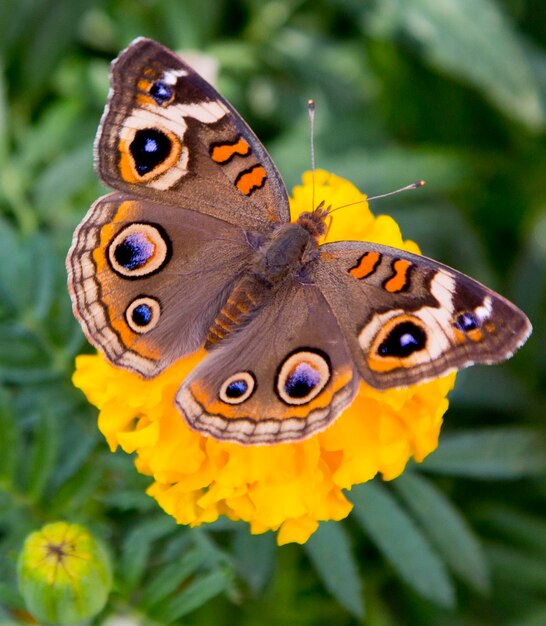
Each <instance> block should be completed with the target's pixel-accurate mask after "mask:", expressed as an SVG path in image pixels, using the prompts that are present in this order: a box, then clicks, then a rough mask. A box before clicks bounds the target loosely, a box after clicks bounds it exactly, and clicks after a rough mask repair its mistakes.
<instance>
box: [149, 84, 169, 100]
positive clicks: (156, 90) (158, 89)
mask: <svg viewBox="0 0 546 626" xmlns="http://www.w3.org/2000/svg"><path fill="white" fill-rule="evenodd" d="M150 95H151V96H152V98H153V99H154V100H155V101H156V102H157V104H164V103H165V102H168V101H169V100H170V99H171V98H172V97H173V91H172V89H171V88H170V87H169V86H168V85H167V84H166V83H164V82H163V81H162V80H156V81H155V83H154V84H153V85H152V86H151V87H150Z"/></svg>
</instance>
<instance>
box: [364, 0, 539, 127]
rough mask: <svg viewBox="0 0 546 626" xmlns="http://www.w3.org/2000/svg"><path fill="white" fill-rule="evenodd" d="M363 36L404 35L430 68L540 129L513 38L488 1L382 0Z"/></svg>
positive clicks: (526, 68)
mask: <svg viewBox="0 0 546 626" xmlns="http://www.w3.org/2000/svg"><path fill="white" fill-rule="evenodd" d="M374 7H375V12H374V13H372V16H371V21H370V27H369V30H370V31H371V32H372V33H373V34H375V35H378V36H383V37H384V36H388V37H393V36H394V35H395V33H397V32H398V31H402V32H404V33H405V34H407V35H409V36H410V37H411V38H412V39H413V40H414V41H415V42H416V43H417V44H418V45H419V52H420V53H421V54H422V55H423V57H424V58H425V59H426V60H427V61H428V62H429V63H430V64H431V65H433V66H436V67H437V68H439V69H440V70H443V71H446V72H448V73H450V74H452V75H454V76H458V77H459V78H461V79H463V80H465V81H468V82H469V83H471V84H472V85H474V86H475V87H476V88H477V89H479V90H480V91H481V92H483V94H484V95H485V96H486V97H487V98H488V99H489V101H490V102H491V103H492V104H493V105H495V106H497V107H499V108H500V109H502V110H503V111H504V112H505V113H506V114H507V115H510V116H511V117H513V118H514V119H517V120H519V121H520V122H523V123H524V124H526V125H527V126H528V127H529V128H531V129H540V128H542V127H543V126H544V123H545V113H544V110H543V107H542V104H541V99H540V90H539V88H538V85H537V82H536V80H535V78H534V75H533V72H532V71H531V67H530V63H529V60H528V59H527V57H526V54H525V51H524V48H523V46H522V45H521V43H520V37H519V35H518V33H516V31H515V30H514V28H513V27H512V24H511V23H510V21H509V20H508V19H506V17H505V15H504V14H503V13H502V11H501V9H500V8H499V6H498V4H497V3H496V2H494V1H493V0H442V1H441V2H439V1H438V0H412V2H405V1H404V0H382V2H376V3H375V5H374Z"/></svg>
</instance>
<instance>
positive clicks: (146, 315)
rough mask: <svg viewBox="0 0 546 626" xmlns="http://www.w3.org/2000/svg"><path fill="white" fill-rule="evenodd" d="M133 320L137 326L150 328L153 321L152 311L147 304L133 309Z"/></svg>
mask: <svg viewBox="0 0 546 626" xmlns="http://www.w3.org/2000/svg"><path fill="white" fill-rule="evenodd" d="M131 318H132V320H133V322H134V323H135V324H136V325H137V326H148V324H149V323H150V322H151V321H152V309H151V307H150V306H148V305H147V304H139V305H138V306H136V307H135V308H134V309H133V313H132V315H131Z"/></svg>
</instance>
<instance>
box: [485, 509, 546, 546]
mask: <svg viewBox="0 0 546 626" xmlns="http://www.w3.org/2000/svg"><path fill="white" fill-rule="evenodd" d="M479 519H480V522H481V523H482V524H485V525H486V527H487V530H488V535H490V534H491V533H495V535H501V536H502V537H504V538H506V539H507V540H508V541H509V542H510V544H511V545H514V544H517V545H519V546H522V547H525V548H527V549H528V550H530V551H532V552H533V554H537V555H538V554H542V555H543V557H544V558H546V520H545V519H544V517H543V516H542V517H539V516H538V515H530V514H528V513H525V512H523V511H519V510H517V509H515V508H513V509H512V508H508V507H507V506H502V505H500V504H494V505H490V506H488V507H487V508H486V509H485V510H484V511H480V517H479Z"/></svg>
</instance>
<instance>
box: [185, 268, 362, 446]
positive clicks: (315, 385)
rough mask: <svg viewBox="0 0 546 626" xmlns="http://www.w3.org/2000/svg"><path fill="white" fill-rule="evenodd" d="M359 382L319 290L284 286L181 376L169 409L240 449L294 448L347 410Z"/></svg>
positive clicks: (311, 286) (293, 282) (313, 287)
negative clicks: (174, 407)
mask: <svg viewBox="0 0 546 626" xmlns="http://www.w3.org/2000/svg"><path fill="white" fill-rule="evenodd" d="M359 381H360V377H359V376H358V373H357V371H356V369H355V367H354V365H353V360H352V357H351V354H350V350H349V347H348V346H347V344H346V342H345V340H344V338H343V334H342V332H341V329H340V327H339V324H338V322H337V320H336V318H335V316H334V314H333V312H332V310H331V307H330V306H329V305H328V303H327V302H326V300H325V298H324V297H323V296H322V294H321V293H320V292H319V290H318V289H317V288H316V287H315V286H313V285H308V286H306V287H303V286H302V285H301V284H299V283H297V282H296V281H295V280H293V279H290V280H288V281H287V283H285V284H283V285H282V286H281V287H280V288H279V289H278V290H277V291H276V292H275V294H274V295H272V297H271V299H270V301H269V302H268V303H267V304H266V305H265V306H264V307H263V308H262V309H260V311H259V312H258V313H257V315H256V316H255V317H254V318H253V319H252V320H251V321H250V323H248V324H247V325H246V326H244V327H243V328H241V329H240V330H238V331H237V332H236V333H235V334H234V335H232V336H231V337H228V338H227V339H226V340H225V341H224V342H222V343H221V344H220V345H219V346H218V347H217V348H215V349H214V350H212V351H211V352H210V353H209V354H208V355H207V356H206V357H205V359H204V360H203V361H202V363H201V364H200V365H199V366H198V367H197V368H196V369H195V370H194V371H193V372H192V373H191V374H190V375H189V376H188V378H187V379H186V380H185V381H184V383H183V384H182V386H181V388H180V390H179V391H178V394H177V396H176V405H177V407H178V408H179V409H180V411H181V412H182V414H183V415H184V417H185V419H186V421H187V423H188V424H189V426H190V427H191V428H193V429H194V430H197V431H199V432H201V433H203V434H205V435H209V436H212V437H214V438H215V439H220V440H227V441H236V442H239V443H242V444H267V443H278V442H281V441H296V440H301V439H305V438H306V437H309V436H310V435H312V434H314V433H316V432H318V431H320V430H323V429H324V428H326V426H328V424H330V423H331V422H332V421H333V420H334V419H335V417H337V416H338V415H339V414H340V413H341V411H342V410H343V409H344V408H345V407H346V406H348V405H349V404H350V402H351V401H352V399H353V398H354V395H355V394H356V391H357V389H358V384H359Z"/></svg>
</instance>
